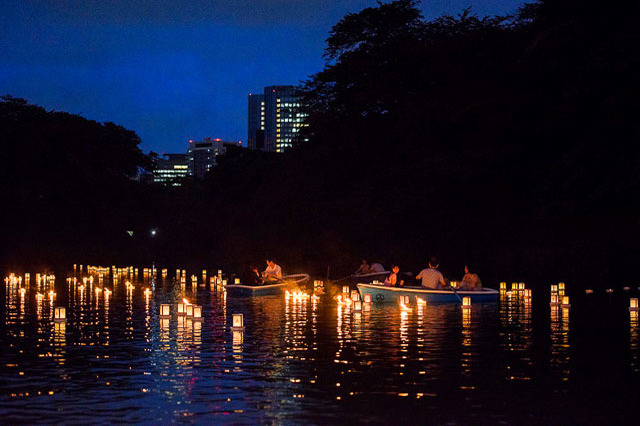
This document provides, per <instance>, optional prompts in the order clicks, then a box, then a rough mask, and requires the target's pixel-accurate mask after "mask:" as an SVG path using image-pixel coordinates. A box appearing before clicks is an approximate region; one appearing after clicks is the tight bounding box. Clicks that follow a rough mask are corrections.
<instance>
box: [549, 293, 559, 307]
mask: <svg viewBox="0 0 640 426" xmlns="http://www.w3.org/2000/svg"><path fill="white" fill-rule="evenodd" d="M559 304H560V301H559V297H558V293H552V294H551V306H558V305H559Z"/></svg>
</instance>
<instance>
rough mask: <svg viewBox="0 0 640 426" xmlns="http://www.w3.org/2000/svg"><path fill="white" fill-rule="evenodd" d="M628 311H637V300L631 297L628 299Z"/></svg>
mask: <svg viewBox="0 0 640 426" xmlns="http://www.w3.org/2000/svg"><path fill="white" fill-rule="evenodd" d="M629 310H630V311H632V312H637V311H638V298H636V297H632V298H631V299H629Z"/></svg>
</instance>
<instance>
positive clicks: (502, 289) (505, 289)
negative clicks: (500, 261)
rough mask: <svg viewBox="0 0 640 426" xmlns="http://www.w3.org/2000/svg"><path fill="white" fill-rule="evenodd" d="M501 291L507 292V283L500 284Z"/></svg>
mask: <svg viewBox="0 0 640 426" xmlns="http://www.w3.org/2000/svg"><path fill="white" fill-rule="evenodd" d="M500 291H507V283H506V282H501V283H500Z"/></svg>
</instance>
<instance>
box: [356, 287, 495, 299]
mask: <svg viewBox="0 0 640 426" xmlns="http://www.w3.org/2000/svg"><path fill="white" fill-rule="evenodd" d="M358 290H359V291H360V294H361V295H362V298H363V299H364V295H365V294H370V295H371V301H372V302H383V303H387V302H389V303H398V299H399V297H400V296H409V303H411V304H414V303H416V297H419V298H421V299H422V300H425V301H427V302H458V303H459V302H460V299H462V298H463V297H465V296H468V297H470V298H471V302H472V303H473V302H477V303H482V302H496V301H497V300H498V296H499V294H500V292H499V291H498V290H494V289H492V288H483V289H482V290H479V291H464V290H457V291H456V292H457V293H458V296H460V299H458V296H456V295H455V293H454V292H453V291H452V290H445V289H443V290H431V289H426V288H424V287H387V286H385V285H382V284H367V283H359V284H358Z"/></svg>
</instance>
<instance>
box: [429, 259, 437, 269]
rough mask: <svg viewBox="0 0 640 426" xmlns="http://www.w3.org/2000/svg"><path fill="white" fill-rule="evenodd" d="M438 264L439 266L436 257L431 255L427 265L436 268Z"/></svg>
mask: <svg viewBox="0 0 640 426" xmlns="http://www.w3.org/2000/svg"><path fill="white" fill-rule="evenodd" d="M438 266H440V264H439V263H438V259H437V258H435V257H432V258H431V259H429V267H430V268H433V269H436V268H437V267H438Z"/></svg>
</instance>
